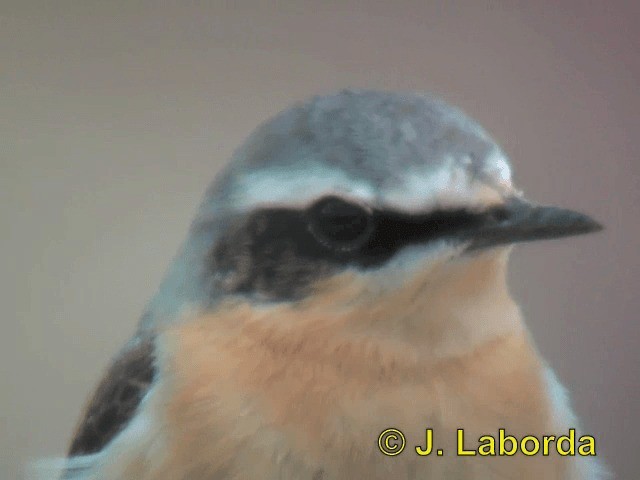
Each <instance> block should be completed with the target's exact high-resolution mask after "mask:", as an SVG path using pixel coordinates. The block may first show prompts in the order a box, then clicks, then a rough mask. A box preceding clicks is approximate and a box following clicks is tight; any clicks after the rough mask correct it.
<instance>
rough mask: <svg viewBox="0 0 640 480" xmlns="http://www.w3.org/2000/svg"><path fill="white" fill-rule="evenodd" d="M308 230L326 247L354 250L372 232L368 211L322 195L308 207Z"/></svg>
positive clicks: (371, 221)
mask: <svg viewBox="0 0 640 480" xmlns="http://www.w3.org/2000/svg"><path fill="white" fill-rule="evenodd" d="M307 214H308V220H309V223H308V226H309V231H310V232H311V233H312V234H313V236H314V237H315V239H316V240H317V241H318V242H319V243H321V244H322V245H324V246H325V247H327V248H331V249H332V250H339V251H353V250H356V249H358V248H360V247H361V246H362V245H364V243H365V242H366V241H367V240H368V239H369V236H370V235H371V233H372V232H373V217H372V215H371V212H370V211H368V210H367V209H365V208H364V207H361V206H359V205H356V204H353V203H350V202H347V201H345V200H343V199H341V198H338V197H324V198H322V199H320V200H318V201H317V202H316V203H314V204H313V205H312V206H311V207H310V208H309V210H308V212H307Z"/></svg>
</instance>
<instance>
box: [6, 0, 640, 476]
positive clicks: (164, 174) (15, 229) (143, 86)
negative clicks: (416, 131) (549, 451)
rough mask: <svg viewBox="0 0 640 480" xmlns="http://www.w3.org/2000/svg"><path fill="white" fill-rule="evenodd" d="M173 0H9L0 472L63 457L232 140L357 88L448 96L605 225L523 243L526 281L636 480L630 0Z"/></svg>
mask: <svg viewBox="0 0 640 480" xmlns="http://www.w3.org/2000/svg"><path fill="white" fill-rule="evenodd" d="M177 3H178V2H176V5H174V6H170V5H171V3H164V4H163V6H161V5H160V2H154V3H148V4H147V5H146V6H144V4H141V3H138V2H120V1H112V2H94V1H82V2H81V1H77V2H63V1H57V2H42V3H38V2H34V1H24V2H15V3H14V4H12V5H10V4H8V3H7V0H3V1H0V162H1V170H0V198H1V199H2V201H0V223H1V232H2V234H1V235H0V252H2V253H1V259H2V263H1V266H2V269H1V270H0V282H2V285H1V288H0V312H1V315H2V317H1V318H2V320H1V321H2V334H1V335H0V369H1V370H0V414H1V419H0V420H1V423H0V478H2V479H8V480H10V479H14V478H19V476H20V473H19V472H20V471H21V469H22V465H23V464H24V462H25V461H26V459H28V458H31V457H34V456H40V455H53V454H61V453H62V452H63V451H64V449H65V447H66V444H67V442H68V440H69V435H70V433H71V431H72V429H73V427H74V425H75V422H76V420H77V417H78V414H79V411H80V409H81V407H82V405H83V403H84V402H85V400H86V398H87V395H88V394H89V393H90V391H91V389H92V388H93V387H94V385H95V382H96V381H97V380H98V377H99V375H100V374H101V372H102V370H103V369H104V368H105V366H106V365H107V363H108V360H109V358H110V356H111V355H112V354H113V353H114V352H115V351H116V350H117V349H118V348H119V347H120V346H121V345H122V343H123V342H124V341H125V339H126V338H127V337H128V336H129V335H130V333H131V332H132V330H133V328H134V325H135V323H136V321H137V317H138V315H139V314H140V312H141V310H142V308H143V306H144V304H145V302H146V301H147V299H148V298H149V297H150V295H151V294H152V292H153V290H154V289H155V287H156V286H157V284H158V282H159V280H160V278H161V275H162V274H163V271H164V269H165V268H166V266H167V265H168V263H169V261H170V259H171V257H172V255H173V254H174V253H175V251H176V249H177V247H178V244H179V242H180V241H181V240H182V238H183V235H184V234H185V232H186V228H187V226H188V224H189V222H190V219H191V216H192V214H193V213H194V211H195V208H196V205H197V203H198V202H199V200H200V197H201V195H202V193H203V191H204V189H205V187H206V185H207V183H208V182H209V180H210V179H211V177H212V176H213V174H214V173H215V172H216V171H217V169H218V168H219V167H220V165H221V164H222V163H223V162H224V161H225V159H226V158H227V157H228V156H229V154H230V153H231V151H232V149H233V148H234V147H236V146H237V145H238V144H239V143H240V142H241V141H242V139H243V138H244V137H245V136H246V135H247V134H248V133H249V131H250V130H251V129H253V128H254V127H255V126H256V124H257V123H258V122H260V121H262V120H264V119H265V118H267V117H268V116H270V115H272V114H274V113H276V112H277V111H279V110H280V109H282V108H284V107H286V106H287V105H289V104H290V103H291V102H292V101H293V100H297V99H302V98H305V97H306V96H308V95H310V94H314V93H321V92H328V91H330V90H333V89H335V88H341V87H345V86H360V87H378V88H386V89H416V90H430V91H433V92H435V93H438V94H440V95H441V96H443V97H444V98H445V99H447V100H449V101H450V102H452V103H455V104H457V105H459V106H461V107H462V108H463V109H465V110H466V111H467V112H468V113H469V114H471V115H472V116H473V117H475V118H477V119H478V120H479V121H480V122H481V123H482V124H483V125H485V126H486V127H487V129H488V130H489V131H490V132H492V133H493V135H494V136H495V137H496V138H497V139H498V141H499V142H500V143H501V144H502V145H503V146H504V147H505V149H506V151H507V152H508V154H509V155H510V157H511V159H512V163H513V166H514V171H515V179H516V181H517V182H518V184H519V185H520V186H521V187H522V188H523V189H524V190H525V191H526V192H527V193H528V194H529V196H530V197H532V198H533V199H536V200H540V201H546V202H553V203H558V204H561V205H564V206H567V207H573V208H578V209H581V210H583V211H586V212H589V213H591V214H593V215H594V216H595V217H596V218H597V219H599V220H601V221H602V222H604V223H605V224H606V227H607V230H606V231H605V232H603V233H601V234H598V235H593V236H588V237H581V238H576V239H568V240H562V241H551V242H545V243H539V244H535V245H531V246H525V247H519V248H518V249H517V251H516V252H515V254H514V257H513V261H512V278H513V286H514V292H515V295H516V297H517V298H518V299H519V300H520V302H521V304H522V306H523V309H524V311H525V313H526V316H527V317H528V321H529V325H530V328H531V330H532V331H533V333H534V335H535V337H536V339H537V342H538V344H539V347H540V349H541V350H542V352H543V354H544V355H545V356H546V357H547V358H548V359H549V361H550V363H551V364H552V365H553V366H554V367H555V369H556V371H557V372H558V375H559V377H560V378H561V380H562V381H563V382H564V383H565V384H566V385H567V386H568V387H569V388H570V390H571V391H572V393H573V399H574V402H575V405H576V409H577V411H578V413H579V415H580V417H582V418H583V421H584V423H585V424H586V427H587V430H588V431H590V432H591V433H592V434H593V435H595V436H596V438H597V440H598V444H597V448H598V452H599V453H601V454H602V455H603V456H604V457H605V458H606V459H607V460H608V462H609V464H610V465H611V466H612V467H613V470H614V471H615V472H616V473H617V474H618V475H619V478H621V479H630V480H631V479H633V478H637V476H636V474H637V470H638V469H639V468H640V463H639V460H638V459H639V457H640V455H639V454H638V453H637V451H636V450H637V449H638V446H639V443H640V442H638V435H639V433H638V429H639V428H640V422H639V414H638V413H639V412H638V405H639V404H640V399H639V395H638V383H639V382H638V373H639V372H638V367H639V354H638V340H639V339H638V309H639V308H640V302H639V300H638V275H639V274H640V273H639V272H640V268H639V267H640V265H639V261H638V259H639V255H638V238H639V235H638V200H639V198H638V197H639V194H638V192H639V189H638V186H639V185H638V183H639V178H640V176H639V159H640V147H639V145H640V143H639V141H638V137H639V136H640V135H639V134H640V132H639V131H638V126H639V121H638V120H639V112H640V109H639V107H640V95H639V94H638V84H639V79H640V55H639V53H638V52H639V50H640V42H639V40H640V31H639V29H638V22H639V20H640V18H639V15H638V8H635V7H632V6H631V5H632V3H633V2H620V1H607V2H604V1H603V2H584V3H579V2H573V1H564V2H562V1H560V2H558V1H551V0H546V1H526V2H524V1H523V2H492V3H486V4H483V3H481V2H477V1H469V2H465V3H461V2H447V6H446V7H444V6H435V5H431V6H426V5H425V2H422V1H415V2H408V1H404V2H403V1H395V2H362V3H359V4H356V3H355V2H353V3H352V2H344V1H343V2H330V1H324V2H313V3H312V2H308V3H305V2H302V1H299V2H280V3H279V4H278V5H277V6H275V5H271V6H269V7H263V6H259V3H260V2H258V1H255V2H236V6H234V7H232V8H231V7H229V8H221V7H218V6H216V7H213V6H211V5H210V4H209V3H211V4H213V3H216V4H218V3H222V2H180V3H181V5H179V6H178V5H177ZM264 3H266V2H264ZM438 3H440V2H438ZM434 4H435V2H434Z"/></svg>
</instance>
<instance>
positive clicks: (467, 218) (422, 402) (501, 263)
mask: <svg viewBox="0 0 640 480" xmlns="http://www.w3.org/2000/svg"><path fill="white" fill-rule="evenodd" d="M601 229H602V226H601V225H600V224H599V223H598V222H596V221H595V220H594V219H592V218H591V217H589V216H587V215H585V214H582V213H578V212H575V211H572V210H567V209H563V208H560V207H556V206H546V205H543V204H538V203H535V202H533V201H530V200H528V199H526V198H525V196H524V195H523V193H522V192H521V191H520V190H518V189H517V188H516V187H515V186H514V184H513V181H512V174H511V166H510V161H509V159H508V157H507V155H506V153H505V152H504V151H503V150H502V148H501V147H500V146H499V145H498V144H497V143H496V141H495V140H494V139H493V138H492V137H491V136H490V134H489V133H487V131H485V130H484V128H483V127H481V126H480V125H479V124H478V123H477V122H476V121H475V120H473V119H471V118H470V117H469V116H467V114H466V113H464V112H463V111H462V110H460V109H459V108H457V107H454V106H453V105H450V104H448V103H447V102H445V101H444V100H442V99H440V97H437V96H435V95H432V94H429V93H422V92H403V91H382V90H369V89H357V88H351V89H345V90H340V91H335V92H331V93H327V94H324V95H318V96H315V97H312V98H309V99H307V100H304V101H299V102H298V103H295V104H293V105H292V106H290V107H289V108H287V109H285V110H283V111H282V112H280V113H279V114H277V115H275V116H274V117H272V118H270V119H268V120H267V121H265V122H264V123H262V124H261V125H259V126H258V127H257V128H256V130H254V132H253V133H251V134H250V135H249V137H248V139H247V140H246V141H245V142H244V143H243V144H242V145H241V146H240V147H239V148H238V149H237V150H236V151H235V152H234V153H233V155H232V157H231V159H230V161H229V163H228V164H227V165H226V166H225V167H224V168H223V169H222V170H221V171H220V172H219V173H218V174H217V175H216V176H215V178H214V180H213V182H212V183H211V184H210V186H209V187H208V189H207V190H206V193H205V195H204V198H203V200H202V203H201V204H200V206H199V208H198V209H197V212H196V215H195V219H194V220H193V222H192V224H191V226H190V228H189V232H188V235H187V238H186V240H185V242H184V243H183V245H182V246H181V247H180V249H179V251H178V253H177V255H176V257H175V258H174V260H173V262H172V263H171V265H170V267H169V269H168V270H167V273H166V275H165V277H164V279H163V280H162V282H161V284H160V286H159V288H158V290H157V293H156V294H155V295H154V296H153V297H152V298H151V300H150V302H149V303H148V305H147V307H146V308H145V310H144V312H143V314H142V316H141V319H140V321H139V324H138V326H137V328H136V330H135V333H134V335H133V336H132V338H131V340H130V341H128V343H127V344H126V345H125V346H124V347H123V348H122V350H121V351H120V352H119V353H118V354H117V355H116V356H115V357H114V360H113V362H112V364H111V366H110V367H109V368H108V369H107V371H106V374H105V376H104V378H103V379H102V381H101V382H100V383H99V384H98V386H97V388H96V390H95V393H94V394H93V396H92V397H91V398H90V400H89V402H88V404H87V406H86V409H85V410H84V412H83V414H82V415H81V418H80V422H79V424H78V426H77V428H76V430H75V433H74V435H73V440H72V441H71V445H70V448H69V450H68V455H67V457H66V458H65V459H63V462H62V463H61V465H62V467H61V468H62V469H63V470H64V472H65V473H64V477H63V478H65V479H67V480H89V479H92V480H131V479H139V480H168V479H171V480H187V479H189V480H205V479H206V480H222V479H229V480H252V479H261V480H271V479H282V480H292V479H295V480H343V479H344V480H346V479H364V478H366V479H388V478H393V479H398V480H400V479H407V480H409V479H428V480H444V479H449V480H454V479H456V480H492V479H507V478H508V479H522V480H526V479H542V478H544V479H546V480H554V479H555V480H597V479H601V478H605V475H606V468H605V467H604V466H603V462H602V461H600V459H599V458H598V456H597V455H593V454H587V455H578V454H574V455H561V454H560V453H559V452H558V451H556V450H555V449H554V447H553V445H554V444H553V443H551V444H550V445H551V446H550V448H551V452H550V453H548V454H544V455H543V454H541V453H538V454H535V455H528V454H523V453H522V451H525V450H526V448H532V447H531V445H534V446H535V439H533V440H532V439H531V438H529V437H535V438H536V439H538V440H540V441H541V442H542V440H541V439H542V438H543V436H544V435H554V436H555V437H554V438H560V437H559V436H560V435H568V433H567V432H570V431H571V430H572V429H575V430H577V432H578V433H576V434H575V435H576V437H577V436H580V435H583V434H584V433H585V432H584V431H583V430H582V427H581V425H580V423H579V422H578V420H577V418H576V416H575V414H574V412H573V409H572V406H571V402H570V400H569V398H568V395H567V393H566V390H565V388H564V387H563V386H562V385H561V383H560V382H559V380H558V378H557V377H556V375H555V374H554V372H553V370H552V368H551V366H550V365H549V364H548V363H547V362H546V361H545V359H544V358H542V356H541V354H540V352H539V350H538V348H537V346H536V344H535V340H534V339H533V337H532V335H531V333H530V331H529V329H528V327H527V323H526V322H525V319H524V318H523V315H522V313H521V310H520V308H519V306H518V305H517V303H516V302H515V301H514V300H513V298H512V296H511V293H510V290H509V286H508V283H507V276H506V271H507V270H506V269H507V265H508V258H509V256H510V253H511V251H512V249H513V246H514V245H516V244H518V243H522V242H530V241H537V240H544V239H554V238H560V237H569V236H574V235H579V234H586V233H591V232H596V231H599V230H601ZM501 429H502V430H501ZM381 432H383V433H384V432H395V436H392V437H391V440H388V439H387V440H383V437H382V434H381ZM429 432H431V434H432V437H431V438H432V442H433V453H431V454H430V455H428V456H425V455H424V452H425V450H426V447H427V446H428V445H425V439H427V440H428V439H429V436H428V435H429ZM499 432H501V433H500V434H503V433H504V435H510V436H512V437H513V438H515V439H516V440H515V443H514V445H516V447H517V448H522V451H520V450H519V451H518V453H517V454H516V455H511V456H509V455H499V454H493V455H480V454H479V453H478V451H477V449H474V448H473V445H474V444H475V445H476V446H477V444H478V442H479V439H481V438H484V439H485V440H486V442H489V440H490V439H491V438H494V439H498V438H499V435H500V434H499ZM425 435H426V436H425ZM461 435H462V436H463V438H464V442H465V443H464V445H463V446H462V447H461V446H460V440H461V438H460V436H461ZM522 438H525V439H527V438H529V440H528V441H529V443H528V444H527V445H523V444H522V443H519V441H518V440H519V439H522ZM581 438H582V437H581ZM496 441H497V440H496ZM576 441H577V440H576ZM427 443H428V442H427ZM496 445H497V444H496ZM565 446H566V445H565ZM383 447H384V448H387V449H389V448H390V449H391V450H393V449H394V448H395V450H396V451H391V452H384V451H383V450H384V448H383ZM461 449H462V451H463V452H467V453H462V452H461V451H460V450H461ZM496 449H498V446H496ZM398 450H403V451H402V452H401V453H400V452H398ZM436 450H437V453H435V452H436ZM469 451H471V453H469ZM419 452H422V453H423V455H421V454H419ZM474 452H475V453H474ZM592 453H593V452H592Z"/></svg>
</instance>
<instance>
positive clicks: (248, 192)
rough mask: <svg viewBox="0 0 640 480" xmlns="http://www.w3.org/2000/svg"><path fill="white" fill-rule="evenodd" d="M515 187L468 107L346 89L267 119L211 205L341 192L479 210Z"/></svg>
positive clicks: (369, 199) (303, 200) (382, 203)
mask: <svg viewBox="0 0 640 480" xmlns="http://www.w3.org/2000/svg"><path fill="white" fill-rule="evenodd" d="M510 192H512V187H511V173H510V168H509V164H508V161H507V159H506V157H505V155H504V154H503V153H502V151H501V150H500V148H499V147H498V146H497V145H496V144H495V143H494V142H493V140H492V139H491V138H490V137H489V136H488V134H487V133H486V132H485V131H484V130H483V129H482V128H481V127H480V126H479V125H478V124H477V123H476V122H474V121H473V120H471V119H470V118H468V117H467V116H466V115H464V114H463V113H462V112H461V111H460V110H458V109H456V108H454V107H452V106H450V105H447V104H446V103H444V102H443V101H441V100H439V99H437V98H434V97H431V96H428V95H424V94H416V93H397V92H380V91H371V90H345V91H341V92H339V93H336V94H332V95H327V96H321V97H315V98H313V99H311V100H309V101H307V102H306V103H303V104H299V105H296V106H294V107H292V108H290V109H288V110H285V111H283V112H282V113H280V114H279V115H277V116H275V117H274V118H272V119H270V120H268V121H267V122H265V123H264V124H262V125H261V126H260V127H258V129H257V130H256V131H255V132H254V133H253V134H252V135H251V136H250V137H249V139H248V140H247V141H246V142H245V144H244V145H243V146H241V147H240V148H239V149H238V150H237V151H236V153H235V155H234V156H233V158H232V161H231V163H230V165H229V166H228V167H227V168H226V170H225V171H223V173H222V174H221V175H219V177H218V178H217V179H216V181H214V183H213V184H212V186H211V187H210V189H209V192H208V195H207V200H205V205H203V207H204V208H205V209H207V206H206V203H207V201H209V202H210V206H209V208H223V209H224V208H226V209H233V210H241V211H242V210H250V209H253V208H257V207H259V206H272V205H288V206H304V205H306V204H308V203H309V202H311V201H313V200H314V199H316V198H318V197H321V196H323V195H327V194H339V195H343V196H345V197H347V198H352V199H353V200H358V201H361V202H365V203H367V204H369V205H372V206H376V207H392V208H398V209H401V210H405V211H413V210H428V209H432V208H438V207H440V208H457V207H470V208H475V207H485V206H487V205H490V204H495V203H499V202H500V201H501V200H502V198H503V197H504V195H505V194H508V193H510ZM203 213H204V212H203ZM208 213H212V212H208Z"/></svg>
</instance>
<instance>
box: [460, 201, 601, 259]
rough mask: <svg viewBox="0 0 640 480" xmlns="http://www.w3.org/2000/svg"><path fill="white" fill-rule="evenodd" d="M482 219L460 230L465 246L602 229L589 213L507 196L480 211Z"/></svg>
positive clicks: (545, 237) (558, 236) (491, 244)
mask: <svg viewBox="0 0 640 480" xmlns="http://www.w3.org/2000/svg"><path fill="white" fill-rule="evenodd" d="M482 217H483V219H482V221H480V222H478V224H476V225H475V226H474V228H472V229H469V230H466V231H464V232H463V233H462V238H463V240H468V241H470V244H469V247H468V250H479V249H483V248H487V247H493V246H497V245H504V244H511V243H518V242H528V241H533V240H545V239H550V238H560V237H569V236H573V235H582V234H585V233H591V232H597V231H599V230H602V228H603V227H602V225H600V224H599V223H598V222H596V221H595V220H593V219H592V218H591V217H589V216H587V215H584V214H582V213H578V212H574V211H572V210H565V209H563V208H558V207H550V206H541V205H535V204H532V203H529V202H527V201H525V200H522V199H520V198H513V199H510V200H509V201H508V202H507V203H505V204H504V205H501V206H499V207H494V208H492V209H490V210H488V211H487V212H485V213H484V214H483V215H482Z"/></svg>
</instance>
